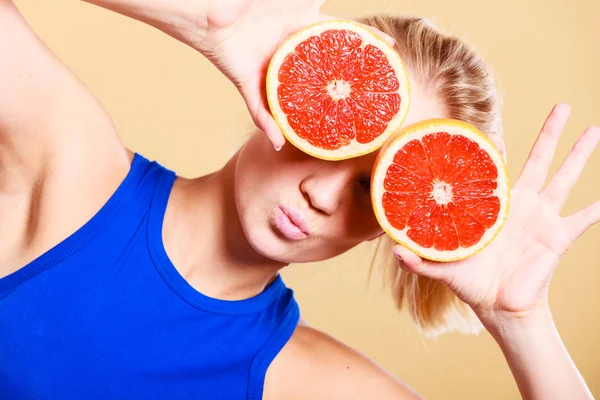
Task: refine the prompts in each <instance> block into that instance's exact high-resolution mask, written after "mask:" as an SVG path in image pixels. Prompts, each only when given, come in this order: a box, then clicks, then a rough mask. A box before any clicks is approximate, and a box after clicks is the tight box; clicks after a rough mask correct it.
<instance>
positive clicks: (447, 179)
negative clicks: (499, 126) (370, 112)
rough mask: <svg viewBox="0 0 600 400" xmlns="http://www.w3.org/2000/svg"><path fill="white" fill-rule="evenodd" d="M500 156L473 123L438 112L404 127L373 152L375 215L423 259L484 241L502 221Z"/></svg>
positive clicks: (504, 198)
mask: <svg viewBox="0 0 600 400" xmlns="http://www.w3.org/2000/svg"><path fill="white" fill-rule="evenodd" d="M509 193H510V192H509V188H508V174H507V171H506V165H505V163H504V159H503V158H502V155H501V154H500V153H499V152H498V150H497V149H496V147H495V146H494V144H493V143H492V142H491V141H490V140H489V139H488V138H487V137H486V136H485V135H484V134H483V133H481V132H480V131H479V130H477V129H476V128H475V127H473V126H470V125H468V124H465V123H463V122H460V121H455V120H446V119H436V120H428V121H424V122H420V123H417V124H414V125H411V126H409V127H406V128H404V129H403V130H402V131H400V132H399V133H398V134H397V135H396V136H394V137H393V138H391V139H390V140H389V142H388V143H386V145H385V146H384V148H382V150H381V152H380V153H379V154H378V156H377V160H376V163H375V167H374V169H373V174H372V180H371V197H372V202H373V209H374V211H375V215H376V217H377V219H378V221H379V223H380V225H381V226H382V228H383V229H384V230H385V231H386V232H387V233H388V235H390V236H391V237H392V238H393V239H394V240H395V241H396V242H398V243H400V244H402V245H403V246H405V247H406V248H408V249H410V250H411V251H413V252H414V253H416V254H418V255H420V256H421V257H423V258H427V259H431V260H436V261H454V260H458V259H463V258H466V257H469V256H472V255H474V254H476V253H478V252H479V251H480V250H482V249H483V248H484V247H486V246H487V245H488V244H489V243H490V242H491V241H492V240H493V238H494V237H495V236H496V235H497V233H498V232H499V231H500V230H501V228H502V226H503V224H504V221H505V220H506V217H507V214H508V209H509V202H510V194H509Z"/></svg>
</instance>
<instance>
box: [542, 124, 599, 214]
mask: <svg viewBox="0 0 600 400" xmlns="http://www.w3.org/2000/svg"><path fill="white" fill-rule="evenodd" d="M598 141H600V128H598V127H595V126H592V127H590V128H588V129H586V130H585V132H583V134H582V135H581V136H580V137H579V139H577V142H576V143H575V145H574V146H573V149H571V152H570V153H569V155H568V156H567V158H565V160H564V161H563V163H562V164H561V166H560V167H559V168H558V170H557V171H556V172H555V173H554V175H553V176H552V177H551V178H550V182H548V186H546V188H545V189H544V191H543V194H544V196H546V198H548V199H549V201H550V203H551V204H552V206H553V207H554V208H555V209H556V210H557V211H560V210H561V209H562V207H563V206H564V205H565V202H566V201H567V198H568V197H569V193H570V192H571V189H572V188H573V185H575V182H577V179H578V178H579V176H580V175H581V172H583V169H584V168H585V164H586V163H587V161H588V159H589V158H590V156H591V155H592V153H593V152H594V149H595V148H596V145H597V144H598Z"/></svg>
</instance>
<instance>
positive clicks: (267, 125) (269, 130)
mask: <svg viewBox="0 0 600 400" xmlns="http://www.w3.org/2000/svg"><path fill="white" fill-rule="evenodd" d="M256 125H257V126H258V127H259V128H260V129H262V130H263V131H264V132H265V133H266V135H267V137H268V138H269V140H270V141H271V143H272V144H273V147H274V148H275V150H277V151H279V150H281V148H282V147H283V145H284V144H285V137H284V136H283V133H281V129H280V128H279V125H277V122H275V120H274V119H273V116H272V115H271V113H270V112H269V111H267V110H266V109H261V110H259V113H258V116H257V122H256Z"/></svg>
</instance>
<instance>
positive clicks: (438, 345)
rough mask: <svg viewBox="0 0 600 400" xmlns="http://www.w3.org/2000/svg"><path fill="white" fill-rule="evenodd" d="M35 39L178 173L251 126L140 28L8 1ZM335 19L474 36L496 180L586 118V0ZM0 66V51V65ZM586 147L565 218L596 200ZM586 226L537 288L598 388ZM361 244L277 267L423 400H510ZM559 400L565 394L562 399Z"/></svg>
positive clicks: (475, 343)
mask: <svg viewBox="0 0 600 400" xmlns="http://www.w3.org/2000/svg"><path fill="white" fill-rule="evenodd" d="M17 4H18V6H19V7H20V9H21V10H22V11H23V13H24V14H25V16H26V18H27V19H28V20H29V21H30V23H31V25H32V26H33V28H34V29H35V30H36V31H37V32H38V34H39V35H40V36H41V37H42V38H43V40H44V41H46V43H48V44H49V45H50V47H51V48H52V49H53V50H54V51H55V52H56V53H57V54H58V55H59V56H60V57H61V58H62V59H63V60H64V61H65V62H66V63H67V64H68V65H69V66H70V67H71V68H72V69H73V70H74V71H75V72H76V73H77V74H78V75H79V76H80V77H81V79H82V80H83V81H84V82H85V83H86V84H87V85H88V86H90V87H91V89H92V90H93V91H94V93H95V94H96V95H97V96H98V97H99V98H100V100H101V101H102V102H103V104H104V105H105V106H106V108H107V109H108V110H109V112H110V114H111V115H112V117H113V119H114V121H115V123H116V125H117V127H118V129H119V131H120V132H121V135H122V137H123V139H124V141H125V143H126V144H127V146H129V147H130V148H132V149H134V150H136V151H138V152H141V153H143V154H144V155H146V156H147V157H150V158H154V159H158V160H159V161H160V162H162V163H164V164H165V165H167V166H168V167H170V168H172V169H175V170H177V171H178V172H179V173H180V174H182V175H185V176H195V175H199V174H203V173H206V172H209V171H211V170H213V169H216V168H218V167H219V166H220V165H222V164H223V163H224V162H225V160H226V159H227V158H228V157H229V156H230V154H231V153H232V152H233V150H235V148H236V147H237V146H239V144H240V143H241V141H242V138H243V136H244V134H245V132H247V130H248V128H249V127H250V126H251V121H250V119H249V118H248V116H247V114H246V111H245V108H244V105H243V103H242V101H241V100H240V98H239V97H238V95H237V93H236V92H235V90H234V88H233V87H232V86H231V85H230V84H229V83H228V81H226V80H225V79H224V78H223V77H222V76H220V75H219V73H218V72H217V71H216V70H215V69H214V68H212V66H211V65H210V64H209V63H208V62H206V61H205V60H204V59H203V58H202V57H201V56H200V55H198V54H196V53H195V52H194V51H193V50H191V49H190V48H187V47H185V46H184V45H182V44H180V43H178V42H176V41H175V40H173V39H171V38H170V37H168V36H166V35H164V34H162V33H160V32H158V31H155V30H153V29H152V28H149V27H147V26H145V25H142V24H141V23H137V22H134V21H132V20H129V19H127V18H125V17H121V16H119V15H116V14H112V13H110V12H107V11H104V10H101V9H98V8H96V7H93V6H90V5H88V4H84V3H81V2H79V1H76V0H52V1H39V0H18V1H17ZM325 11H326V12H328V13H330V14H332V15H335V16H339V17H357V16H360V15H363V14H365V13H368V14H373V13H379V12H394V13H409V14H414V15H419V16H426V17H428V18H431V19H432V20H433V21H435V22H436V23H437V24H438V25H439V26H441V27H442V28H444V29H447V30H450V31H451V32H454V33H456V34H457V35H459V36H461V37H463V38H464V39H465V40H467V41H468V42H469V43H471V44H472V45H474V46H475V47H476V48H477V49H478V50H479V51H480V52H481V53H482V54H483V56H484V58H485V59H486V60H487V61H488V63H490V64H491V65H492V66H493V67H494V69H495V70H496V71H497V74H498V76H499V78H500V84H501V88H502V92H503V93H504V103H505V105H504V108H503V116H504V121H505V128H506V129H505V132H506V134H505V137H506V142H507V149H508V160H509V167H510V168H509V170H510V176H511V178H512V180H513V181H514V180H515V179H516V177H517V176H518V173H519V170H520V167H521V165H522V163H523V162H524V160H525V157H526V156H527V153H528V151H529V148H530V146H531V144H532V143H533V140H534V138H535V136H536V134H537V131H538V129H539V127H540V125H541V123H542V122H543V120H544V118H545V116H546V115H547V113H548V112H549V111H550V109H551V107H552V105H553V104H554V103H555V102H557V101H566V102H569V103H570V104H571V105H572V107H573V114H572V117H571V121H570V123H569V125H568V128H567V130H566V132H565V134H564V135H563V140H562V142H561V143H560V147H559V149H558V157H557V158H556V161H555V163H554V167H556V166H557V165H558V162H560V160H561V159H562V157H564V156H565V155H566V153H567V151H568V150H569V148H570V147H571V145H572V143H573V142H574V140H575V139H576V137H577V136H578V134H579V133H580V132H582V131H583V129H584V128H585V127H586V126H588V125H590V124H600V100H599V99H600V78H599V75H598V74H599V72H600V44H599V43H600V27H599V25H600V22H599V21H600V1H598V0H503V1H495V2H491V1H485V0H484V1H482V0H454V1H451V2H450V1H445V0H429V1H424V0H402V1H385V0H369V1H364V0H331V1H330V2H329V3H327V5H326V6H325ZM0 62H1V60H0ZM599 172H600V151H598V152H597V153H596V154H595V156H594V157H593V159H592V160H591V161H590V162H589V164H588V167H587V169H586V171H585V172H584V174H583V176H582V177H581V180H580V182H579V183H578V185H577V186H576V187H575V189H574V190H573V193H572V196H571V198H570V200H569V202H568V203H567V205H566V208H565V210H564V212H565V213H570V212H573V211H575V210H576V209H578V208H580V207H583V206H584V205H586V204H589V203H591V202H592V201H593V200H595V199H600V184H599V183H598V179H599V178H598V174H599ZM599 243H600V226H596V227H594V228H593V229H592V230H591V231H589V232H588V234H587V235H585V236H584V237H582V238H581V239H580V240H579V241H578V242H577V243H576V245H575V246H574V247H573V248H572V249H571V250H570V251H569V253H568V254H567V255H566V256H565V257H564V259H563V261H562V263H561V265H560V267H559V268H558V271H557V273H556V275H555V278H554V281H553V284H552V286H551V291H550V297H551V299H550V300H551V305H552V309H553V311H554V316H555V319H556V322H557V324H558V327H559V330H560V332H561V334H562V337H563V339H564V341H565V343H566V345H567V347H568V348H569V350H570V352H571V354H572V356H573V358H574V360H575V362H576V363H577V365H578V366H579V368H580V370H581V372H582V373H583V375H584V376H585V378H586V379H587V381H588V383H589V385H590V387H591V389H592V392H594V394H595V395H596V396H600V340H598V338H599V337H600V318H599V317H600V290H598V289H599V286H600V262H599V261H598V260H599V259H600V245H599ZM368 254H369V253H368V252H367V248H366V247H363V248H359V249H356V250H354V251H352V252H350V253H347V254H345V255H344V256H342V257H339V258H337V259H334V260H331V261H329V262H326V263H320V264H318V265H317V264H311V265H298V266H294V267H292V268H290V269H289V270H288V271H286V272H285V273H284V276H285V277H286V281H287V283H288V284H289V285H291V286H292V287H293V288H294V289H295V290H296V293H297V297H298V300H299V302H300V305H301V307H302V311H303V314H304V316H305V318H306V319H307V320H308V321H309V322H311V323H312V324H313V325H315V326H316V327H319V328H321V329H323V330H325V331H327V332H328V333H331V334H333V335H334V336H336V337H338V338H339V339H341V340H343V341H345V342H346V343H348V344H349V345H351V346H353V347H355V348H357V349H359V350H360V351H362V352H364V353H365V354H367V355H368V356H370V357H372V358H373V359H375V360H376V361H377V362H379V363H380V364H382V365H383V366H385V367H386V368H388V369H389V370H391V371H392V372H393V373H394V374H396V375H398V376H399V377H401V378H402V379H403V380H405V381H406V382H407V383H408V384H410V385H411V386H413V387H414V388H415V389H417V390H418V391H419V392H420V393H422V394H423V395H425V396H426V397H428V398H431V399H516V398H519V396H518V392H517V389H516V386H515V384H514V383H513V380H512V378H511V375H510V372H509V370H508V368H507V367H506V366H505V363H504V359H503V358H502V355H501V353H500V352H499V350H498V348H497V347H496V345H495V343H494V342H493V341H492V340H491V338H490V337H489V335H487V334H486V333H484V334H481V335H479V336H477V337H466V336H460V335H452V334H451V335H446V336H443V337H441V338H439V339H437V340H424V339H422V338H420V337H419V336H418V334H417V333H416V332H415V330H414V329H413V328H412V327H411V323H410V321H409V319H408V318H407V316H406V314H405V313H397V312H396V310H395V309H394V307H393V305H392V303H391V301H390V297H389V296H388V293H387V292H386V291H384V290H382V289H381V287H380V280H379V279H378V278H379V276H377V275H376V276H374V277H373V278H372V280H371V282H370V283H368V282H367V275H368ZM565 400H566V399H565Z"/></svg>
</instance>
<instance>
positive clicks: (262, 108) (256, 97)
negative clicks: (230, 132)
mask: <svg viewBox="0 0 600 400" xmlns="http://www.w3.org/2000/svg"><path fill="white" fill-rule="evenodd" d="M263 86H264V85H261V82H260V81H259V80H255V81H251V82H249V83H247V84H245V85H242V86H241V87H240V88H239V90H240V93H241V94H242V97H243V98H244V101H245V102H246V107H247V108H248V111H249V112H250V115H251V116H252V120H253V121H254V124H255V125H256V126H257V127H258V128H259V129H261V130H262V131H263V132H265V134H266V135H267V137H268V138H269V140H270V141H271V143H272V144H273V147H274V148H275V149H276V150H279V149H281V148H282V147H283V145H284V144H285V137H284V136H283V133H281V129H279V125H277V123H276V122H275V120H274V119H273V115H271V111H270V110H269V108H268V107H269V106H268V102H267V99H266V94H265V93H264V92H263V90H262V89H263Z"/></svg>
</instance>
